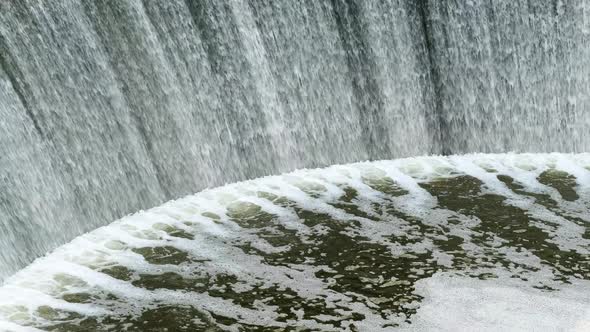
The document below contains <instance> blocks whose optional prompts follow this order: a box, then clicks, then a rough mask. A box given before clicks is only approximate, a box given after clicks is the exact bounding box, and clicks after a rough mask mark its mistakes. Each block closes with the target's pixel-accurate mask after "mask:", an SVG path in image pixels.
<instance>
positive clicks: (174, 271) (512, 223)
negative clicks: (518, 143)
mask: <svg viewBox="0 0 590 332" xmlns="http://www.w3.org/2000/svg"><path fill="white" fill-rule="evenodd" d="M589 212H590V154H575V155H573V154H502V155H487V154H478V155H465V156H451V157H421V158H409V159H400V160H394V161H379V162H366V163H357V164H351V165H343V166H332V167H329V168H325V169H315V170H300V171H296V172H293V173H290V174H286V175H282V176H273V177H266V178H260V179H256V180H252V181H246V182H240V183H235V184H230V185H226V186H224V187H220V188H216V189H210V190H205V191H203V192H200V193H198V194H196V195H193V196H189V197H185V198H182V199H179V200H177V201H171V202H169V203H166V204H164V205H162V206H159V207H156V208H153V209H151V210H148V211H142V212H139V213H136V214H134V215H130V216H128V217H125V218H123V219H121V220H119V221H116V222H114V223H112V224H110V225H108V226H106V227H102V228H99V229H96V230H95V231H93V232H90V233H88V234H85V235H83V236H80V237H78V238H76V239H75V240H74V241H72V242H71V243H69V244H67V245H64V246H62V247H61V248H59V249H57V250H56V251H54V252H53V253H50V254H49V255H47V256H46V257H43V258H40V259H38V260H37V261H35V262H34V263H33V264H31V265H30V266H28V267H27V268H25V269H24V270H22V271H20V272H18V273H17V274H16V275H14V276H12V277H11V278H9V279H8V280H7V282H6V283H5V284H4V286H3V287H2V288H0V329H2V328H4V329H5V330H7V331H35V330H43V331H46V330H47V331H200V330H203V331H222V330H227V331H302V330H321V331H332V330H334V331H340V330H347V331H381V330H398V329H399V330H416V331H421V330H445V331H446V330H448V331H457V330H478V331H485V330H499V329H502V330H532V329H538V330H547V331H549V330H576V329H577V330H579V331H584V330H588V328H590V304H589V303H588V298H590V282H589V280H590V258H589V257H590V255H589V254H590V228H589V227H588V226H589V224H590V213H589Z"/></svg>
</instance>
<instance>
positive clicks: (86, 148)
mask: <svg viewBox="0 0 590 332" xmlns="http://www.w3.org/2000/svg"><path fill="white" fill-rule="evenodd" d="M588 11H589V5H588V3H587V1H584V0H573V1H567V2H563V1H544V2H533V1H512V0H501V1H489V2H483V1H444V2H441V1H435V0H420V1H414V0H411V1H410V0H388V1H358V0H331V1H328V0H322V1H311V0H308V1H306V0H301V1H259V0H222V1H219V0H201V1H192V0H186V1H185V0H170V1H139V0H130V1H82V0H68V1H59V0H49V1H39V0H22V1H2V2H1V3H0V119H1V120H0V234H1V235H2V236H0V278H3V277H6V276H8V275H10V274H12V273H14V272H15V271H16V270H18V269H19V268H22V267H23V266H25V265H26V264H27V263H29V262H31V261H32V260H33V259H34V258H36V257H38V256H40V255H43V254H44V253H46V252H47V251H49V250H51V249H54V248H55V247H57V246H58V245H61V244H63V243H65V242H67V241H69V240H71V239H73V238H74V237H75V236H77V235H80V234H82V233H84V232H87V231H90V230H92V229H95V228H97V227H100V226H103V225H106V224H108V223H109V222H111V221H113V220H116V219H118V218H120V217H122V216H124V215H126V214H129V213H133V212H135V211H138V210H140V209H146V208H150V207H153V206H156V205H158V204H161V203H163V202H165V201H167V200H170V199H174V198H178V197H182V196H184V195H187V194H191V193H194V192H197V191H199V190H201V189H204V188H207V187H215V186H219V185H223V184H225V183H231V182H235V181H239V180H245V179H252V178H256V177H259V176H265V175H270V174H280V173H284V172H288V171H292V170H294V169H299V168H304V167H320V166H329V165H333V164H342V163H350V162H357V161H362V160H379V159H393V158H400V157H407V156H416V155H427V154H435V155H436V154H460V153H467V152H508V151H517V152H554V151H557V152H585V151H587V147H588V146H589V144H590V134H589V133H590V130H588V129H589V128H590V112H588V108H589V106H590V90H589V89H590V84H589V81H588V80H589V78H590V65H589V61H590V43H589V36H590V34H589V31H590V26H589V24H590V23H589V20H588Z"/></svg>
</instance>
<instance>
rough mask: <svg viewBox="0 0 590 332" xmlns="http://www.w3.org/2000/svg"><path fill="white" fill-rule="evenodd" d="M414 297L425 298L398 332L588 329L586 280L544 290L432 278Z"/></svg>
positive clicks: (419, 286)
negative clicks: (554, 289)
mask: <svg viewBox="0 0 590 332" xmlns="http://www.w3.org/2000/svg"><path fill="white" fill-rule="evenodd" d="M417 293H418V294H420V295H421V296H424V297H425V298H424V300H422V303H421V304H420V308H419V309H418V312H417V314H416V315H415V316H414V317H413V318H412V323H411V324H410V325H406V326H404V328H403V329H401V331H449V332H451V331H452V332H459V331H507V332H508V331H515V332H516V331H577V332H585V331H590V301H588V299H590V282H584V283H583V284H578V285H576V286H575V287H568V288H564V289H562V290H560V291H553V292H548V291H540V290H534V289H531V288H525V287H522V285H521V286H520V287H519V286H518V285H515V284H510V283H507V282H501V281H498V280H485V281H484V280H478V279H472V278H466V277H460V276H452V275H449V274H436V275H434V276H433V277H431V278H428V279H422V280H420V281H419V282H418V284H417Z"/></svg>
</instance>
